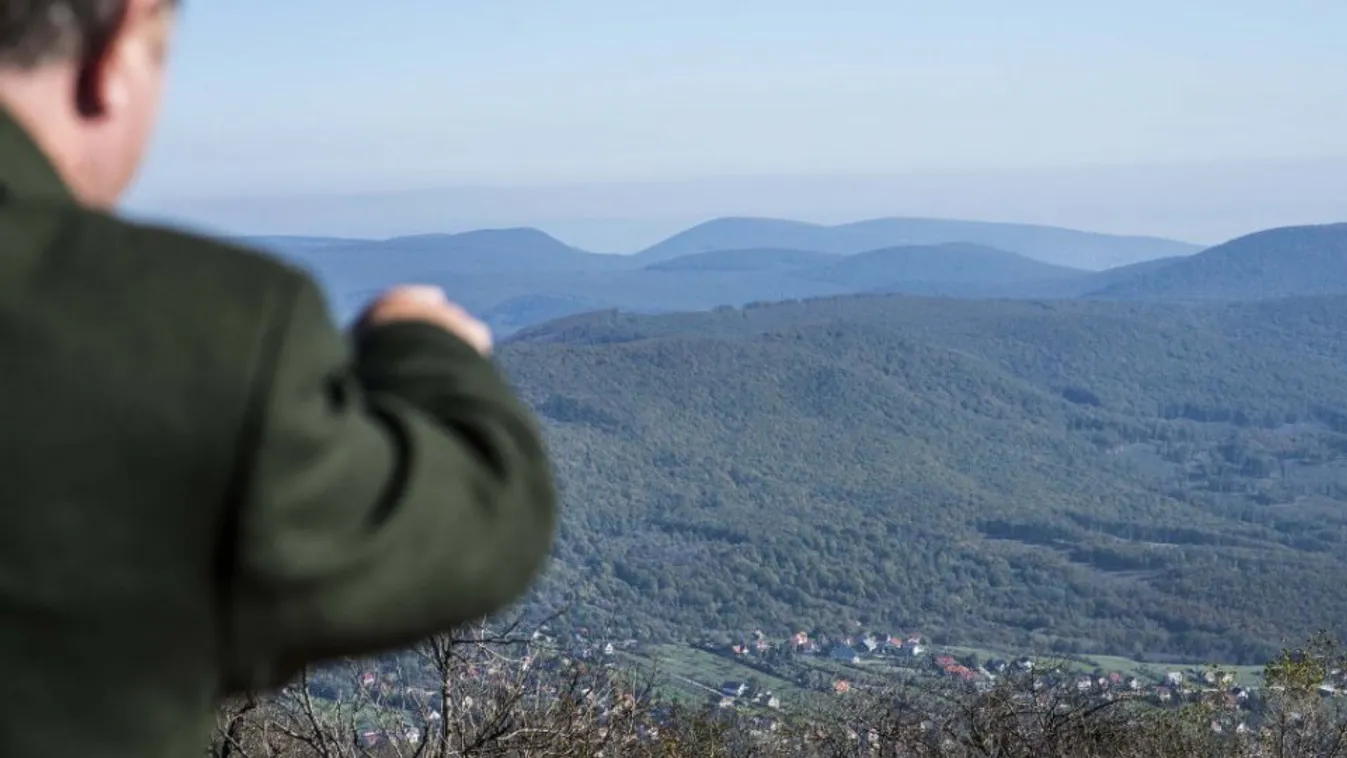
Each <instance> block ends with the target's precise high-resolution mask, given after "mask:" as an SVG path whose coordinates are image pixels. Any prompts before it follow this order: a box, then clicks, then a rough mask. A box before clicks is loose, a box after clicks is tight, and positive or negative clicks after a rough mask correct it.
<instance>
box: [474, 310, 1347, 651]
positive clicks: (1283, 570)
mask: <svg viewBox="0 0 1347 758" xmlns="http://www.w3.org/2000/svg"><path fill="white" fill-rule="evenodd" d="M1344 333H1347V298H1343V297H1318V298H1295V299H1284V300H1269V301H1261V302H1256V303H1242V304H1220V305H1207V306H1200V307H1199V306H1182V305H1165V304H1156V303H1145V304H1143V303H1116V302H1086V301H1058V302H1051V303H1048V302H1031V301H1009V300H954V299H941V298H920V297H907V296H849V297H837V298H826V299H820V300H812V301H804V302H794V303H783V304H777V305H767V306H753V307H747V308H742V309H735V308H724V309H721V310H719V311H716V312H711V313H700V314H677V315H669V316H631V315H623V314H618V313H615V312H606V313H596V314H589V315H585V316H578V317H573V318H570V319H566V320H563V321H559V322H554V323H551V324H548V325H546V326H543V327H540V328H535V329H532V330H526V331H524V332H523V333H521V334H520V335H518V337H517V338H516V339H514V340H512V341H511V342H509V343H508V344H507V345H505V346H503V347H502V349H501V358H502V361H503V364H504V365H505V366H506V368H507V370H508V371H509V373H510V375H511V376H512V379H513V380H514V381H515V382H516V384H517V385H518V386H519V388H520V389H521V391H522V392H523V393H524V395H525V396H526V398H527V399H528V400H529V401H530V402H531V403H532V404H533V405H534V407H536V409H537V410H538V411H539V413H540V414H541V415H542V416H543V418H544V419H545V421H546V423H547V426H548V433H549V438H550V442H551V444H552V446H553V448H554V452H555V454H556V456H557V459H558V466H559V470H560V474H561V477H562V479H563V483H564V486H565V491H566V513H565V518H564V523H563V526H562V532H561V539H560V542H559V545H558V548H557V554H556V562H555V564H554V566H553V568H552V570H551V572H550V574H549V576H548V577H547V578H546V579H545V580H544V582H543V584H542V586H541V587H540V588H539V590H538V593H537V594H536V597H535V602H540V603H544V604H551V605H559V604H566V605H568V606H570V607H571V608H572V609H573V612H574V613H576V614H578V618H579V621H580V623H586V624H591V625H595V626H601V627H603V628H607V629H610V630H613V631H614V632H626V633H631V634H634V635H643V636H650V637H659V636H669V637H683V638H688V637H696V636H704V635H708V634H716V633H724V632H735V631H741V630H743V629H751V628H757V627H766V628H771V629H774V630H778V631H781V632H788V631H795V630H797V628H799V629H814V628H821V629H834V628H838V627H839V626H842V625H845V624H851V625H852V626H853V627H854V625H855V624H856V623H863V624H867V625H871V626H888V627H890V628H895V629H902V630H920V631H923V632H925V633H927V634H929V635H933V636H934V637H935V638H936V639H942V638H943V639H946V640H948V641H961V642H977V643H981V644H998V645H1013V646H1022V647H1033V648H1037V649H1052V650H1057V651H1061V652H1077V651H1078V652H1086V651H1089V652H1100V651H1109V652H1116V653H1121V654H1126V655H1133V656H1139V657H1149V658H1157V659H1162V658H1165V657H1168V656H1179V657H1185V658H1193V657H1201V658H1205V659H1220V660H1226V661H1232V662H1238V661H1255V660H1262V659H1264V658H1265V657H1266V656H1268V655H1270V654H1271V653H1272V652H1274V651H1275V650H1277V649H1278V648H1279V647H1280V646H1281V645H1283V644H1284V643H1285V642H1286V641H1287V640H1288V639H1290V638H1294V637H1298V636H1304V635H1305V634H1308V633H1310V632H1312V631H1313V630H1315V629H1318V628H1320V627H1325V626H1328V627H1335V628H1341V627H1343V626H1344V624H1347V588H1344V585H1343V582H1342V581H1341V577H1342V576H1344V572H1347V510H1344V509H1343V507H1342V505H1341V499H1342V497H1341V496H1342V492H1343V489H1344V487H1347V383H1344V382H1343V380H1342V368H1343V366H1344V365H1347V362H1345V361H1344V359H1345V358H1347V343H1344V341H1343V340H1342V339H1341V335H1342V334H1344Z"/></svg>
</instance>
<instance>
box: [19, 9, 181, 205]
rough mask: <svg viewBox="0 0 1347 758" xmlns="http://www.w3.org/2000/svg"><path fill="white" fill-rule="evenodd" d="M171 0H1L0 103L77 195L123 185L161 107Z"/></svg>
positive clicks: (97, 197)
mask: <svg viewBox="0 0 1347 758" xmlns="http://www.w3.org/2000/svg"><path fill="white" fill-rule="evenodd" d="M178 5H179V3H178V0H0V107H3V108H5V109H6V110H7V111H8V112H9V113H10V114H11V115H12V116H13V117H14V118H15V119H16V120H18V121H19V123H20V124H21V125H23V126H24V128H25V129H27V131H28V132H29V134H31V135H32V136H33V138H34V139H35V140H36V141H37V143H38V144H39V146H41V148H42V150H43V152H45V153H46V155H47V157H48V158H49V159H50V160H51V161H52V163H53V164H54V165H55V166H56V169H57V171H58V172H59V173H60V174H61V176H62V178H63V179H64V180H65V182H66V184H67V185H68V186H69V187H70V189H71V190H72V191H73V192H74V193H75V195H76V197H77V198H78V199H79V200H80V201H81V202H83V203H85V204H87V205H90V206H93V207H97V208H105V209H106V208H111V207H112V206H114V205H115V204H116V203H117V201H118V199H119V198H120V197H121V195H122V193H123V192H124V191H125V190H126V189H127V187H128V186H129V185H130V183H131V180H132V178H134V176H135V173H136V170H137V169H138V168H139V166H140V162H141V159H142V157H143V156H144V154H145V149H146V146H147V144H148V142H149V138H150V134H151V132H152V131H153V126H154V123H155V120H156V118H157V116H158V111H159V100H160V96H161V94H162V91H163V85H164V63H165V57H166V55H167V49H168V43H169V38H170V33H171V31H172V27H173V21H174V20H175V18H174V17H175V11H176V10H177V6H178Z"/></svg>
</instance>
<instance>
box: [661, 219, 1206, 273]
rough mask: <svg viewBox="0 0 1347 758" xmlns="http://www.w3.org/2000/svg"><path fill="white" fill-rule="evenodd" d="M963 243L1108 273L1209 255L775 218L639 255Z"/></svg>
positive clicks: (1134, 242)
mask: <svg viewBox="0 0 1347 758" xmlns="http://www.w3.org/2000/svg"><path fill="white" fill-rule="evenodd" d="M948 242H963V243H971V244H979V245H986V246H988V247H995V248H999V249H1002V250H1006V251H1008V252H1012V253H1019V254H1020V255H1024V256H1026V257H1029V258H1033V259H1036V260H1039V261H1042V262H1044V263H1051V264H1056V265H1061V266H1070V267H1073V268H1084V269H1090V270H1102V269H1107V268H1112V267H1114V266H1121V265H1127V264H1131V263H1138V262H1140V261H1144V260H1151V259H1154V258H1162V257H1168V256H1174V255H1187V254H1191V253H1195V252H1197V251H1199V250H1201V249H1202V246H1201V245H1194V244H1191V243H1187V242H1180V241H1177V240H1169V239H1161V238H1156V237H1134V236H1122V235H1113V234H1101V233H1097V232H1085V231H1079V230H1075V229H1064V228H1060V227H1052V226H1039V225H1034V224H1011V223H1003V222H990V221H961V220H953V219H932V218H880V219H871V220H868V221H857V222H852V223H847V224H837V225H833V226H827V225H822V224H811V223H807V222H803V221H788V220H784V219H772V218H747V217H736V218H719V219H713V220H711V221H707V222H705V223H702V224H698V225H697V226H694V227H692V228H691V229H688V230H686V231H683V232H680V233H678V234H675V235H674V236H672V237H670V238H668V239H666V240H664V241H663V242H660V243H658V244H656V245H653V246H651V247H649V248H646V249H645V250H643V251H641V252H639V253H637V257H638V258H640V259H642V260H645V261H658V260H667V259H669V258H676V257H679V256H683V255H689V254H692V253H701V252H708V251H711V250H723V249H742V248H755V247H774V248H796V249H803V250H815V251H818V252H823V253H833V254H837V255H850V254H855V253H860V252H864V251H866V250H878V249H880V248H885V247H899V246H912V245H938V244H943V243H948Z"/></svg>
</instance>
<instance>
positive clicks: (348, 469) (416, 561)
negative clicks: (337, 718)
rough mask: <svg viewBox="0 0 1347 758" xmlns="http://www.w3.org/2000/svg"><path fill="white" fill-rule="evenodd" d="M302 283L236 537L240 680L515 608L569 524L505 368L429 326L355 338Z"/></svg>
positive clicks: (275, 680) (281, 340) (256, 682)
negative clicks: (559, 524) (560, 518)
mask: <svg viewBox="0 0 1347 758" xmlns="http://www.w3.org/2000/svg"><path fill="white" fill-rule="evenodd" d="M300 282H301V283H300V285H299V287H298V292H297V294H296V295H295V296H294V297H293V300H292V302H291V303H290V306H289V308H288V312H289V315H288V317H287V318H285V319H284V325H283V326H282V328H281V329H280V330H279V331H278V337H277V339H276V340H275V342H274V345H273V346H272V348H271V352H272V354H273V358H272V359H271V361H270V364H271V369H270V370H269V371H267V370H264V371H263V372H262V374H263V381H264V382H265V387H263V388H262V389H261V390H260V391H259V393H258V395H259V397H260V401H259V403H258V408H257V411H258V412H257V415H256V427H255V432H254V433H253V435H252V437H253V439H254V441H255V442H254V445H253V449H252V450H251V451H250V455H249V456H248V459H249V460H250V463H251V465H250V467H249V468H250V470H249V471H247V472H246V474H245V475H244V481H245V482H246V484H245V486H244V488H243V495H242V497H241V502H240V505H239V509H238V511H237V524H236V526H235V528H234V533H235V534H236V540H235V548H234V550H233V564H234V572H233V573H234V576H233V577H232V578H233V589H232V591H231V593H230V594H231V596H232V598H233V600H232V603H231V605H232V608H233V611H232V616H233V618H232V622H233V629H232V634H231V635H230V637H231V643H232V645H231V647H232V654H233V656H234V661H233V664H234V668H235V674H236V675H235V677H234V679H236V680H241V681H237V684H238V686H249V687H270V686H277V685H279V684H281V683H283V682H284V681H285V680H286V679H288V678H289V677H291V676H293V675H294V673H296V671H297V669H298V667H299V666H301V665H304V664H307V663H310V662H314V661H318V660H323V659H327V658H332V657H336V656H345V655H362V654H366V653H370V652H375V651H379V650H383V649H389V648H393V647H398V646H402V645H405V644H410V643H412V642H414V641H416V640H417V639H420V638H422V637H424V636H426V635H428V634H430V633H433V632H437V631H441V630H446V629H449V628H451V627H453V626H456V625H458V624H461V623H463V622H465V621H470V620H473V619H476V618H480V617H483V616H486V615H489V614H491V613H493V612H495V611H497V610H500V609H502V608H503V607H504V606H506V605H508V604H510V603H511V602H512V601H514V600H516V599H517V598H518V597H519V596H520V595H521V594H523V593H524V592H525V590H526V589H527V588H528V586H529V584H530V582H531V581H532V579H533V578H534V576H535V574H536V573H537V572H538V571H539V569H540V567H541V565H542V564H543V562H544V560H545V558H546V555H547V553H548V552H549V549H550V546H551V541H552V537H553V532H554V528H555V519H556V516H555V510H556V491H555V487H554V482H553V479H552V474H551V470H550V467H549V461H548V458H547V455H546V453H545V451H544V448H543V444H542V441H541V438H540V434H539V431H538V429H537V427H536V425H535V422H534V420H533V418H532V417H531V416H530V414H529V413H528V412H527V411H526V410H525V408H524V407H523V406H522V404H521V403H520V402H519V401H518V400H517V399H516V398H515V397H514V396H513V394H512V393H511V390H510V389H509V387H508V386H507V384H506V382H505V381H504V378H503V377H502V376H501V375H500V373H499V372H498V370H497V368H496V367H495V365H494V364H493V363H492V362H491V361H490V360H489V359H486V358H483V357H482V356H480V355H479V354H478V353H477V352H476V351H475V350H473V349H472V348H471V347H469V346H468V345H467V344H466V343H464V342H462V341H461V340H459V339H458V338H457V337H455V336H453V335H451V334H450V333H448V332H446V331H444V330H442V329H440V328H438V327H435V326H431V325H429V324H420V323H401V324H394V325H386V326H379V327H374V328H372V329H368V330H364V331H363V332H362V333H359V334H357V335H356V337H355V338H354V340H352V341H349V342H348V340H347V338H346V337H345V335H343V334H341V333H340V332H339V331H338V329H337V328H336V326H335V325H334V324H333V323H332V321H331V320H330V318H329V316H328V314H327V311H326V309H325V307H324V301H323V298H322V296H321V294H320V293H319V291H318V289H317V287H316V285H314V284H313V282H312V281H311V280H309V279H308V278H302V279H301V280H300Z"/></svg>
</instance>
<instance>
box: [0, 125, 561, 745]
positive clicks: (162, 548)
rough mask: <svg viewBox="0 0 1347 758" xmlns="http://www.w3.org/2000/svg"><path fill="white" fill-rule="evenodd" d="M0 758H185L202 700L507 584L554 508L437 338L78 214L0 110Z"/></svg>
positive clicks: (504, 416) (395, 639)
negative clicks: (362, 320)
mask: <svg viewBox="0 0 1347 758" xmlns="http://www.w3.org/2000/svg"><path fill="white" fill-rule="evenodd" d="M0 508H3V523H0V756H4V758H36V757H37V756H42V757H43V758H94V757H95V756H96V757H98V758H160V757H161V756H162V757H164V758H168V757H172V758H182V757H183V756H197V755H200V754H201V751H202V749H203V747H204V744H205V742H206V740H207V738H208V735H209V729H210V727H211V726H212V725H213V724H214V709H215V706H216V704H217V701H218V700H219V699H220V698H221V697H222V696H224V695H227V694H229V693H232V692H234V691H236V690H238V689H240V688H252V687H273V686H278V685H280V684H282V683H283V682H285V681H286V680H288V679H289V678H290V677H292V676H293V675H294V674H295V673H296V672H297V667H298V666H300V665H302V664H305V663H309V662H312V661H316V660H320V659H324V658H327V657H330V656H337V655H347V654H362V653H369V652H375V651H379V650H382V649H387V648H390V647H396V646H402V645H404V644H407V643H412V642H414V641H416V640H417V639H418V638H421V637H423V636H424V635H427V634H428V633H431V632H434V631H437V630H443V629H446V628H448V627H452V626H455V625H458V624H460V623H462V622H465V621H468V620H472V619H475V618H478V617H481V616H483V615H486V614H488V613H490V612H493V611H495V610H498V609H500V608H501V607H502V606H504V605H506V604H508V603H510V602H511V601H513V600H515V599H516V598H517V597H518V596H519V595H520V594H521V593H522V592H524V591H525V589H526V588H527V586H528V585H529V583H530V581H531V580H532V578H533V577H534V575H535V573H536V572H537V571H538V570H539V568H540V566H541V564H542V563H543V561H544V558H545V555H546V554H547V552H548V549H549V547H550V544H551V540H552V535H553V530H554V518H555V515H554V514H555V490H554V485H553V480H552V477H551V473H550V469H549V465H548V461H547V458H546V456H545V453H544V449H543V447H542V445H541V443H540V438H539V434H538V431H537V429H536V426H535V423H534V420H533V418H532V417H531V416H530V415H529V414H528V413H527V412H526V410H525V409H524V408H523V407H522V406H521V404H520V403H519V402H518V401H517V400H516V398H515V397H514V396H513V395H512V394H511V392H510V391H509V390H508V388H507V385H506V383H505V382H504V381H503V378H502V377H501V376H500V375H499V374H498V372H497V370H496V368H495V366H494V365H493V364H492V363H491V362H490V361H488V360H485V359H483V358H481V357H479V356H478V354H477V353H476V352H474V351H473V350H472V349H471V348H470V347H468V346H467V345H466V344H465V343H463V342H461V341H460V340H458V339H457V338H455V337H453V336H451V335H450V334H449V333H447V332H445V331H442V330H439V329H437V328H434V327H431V326H429V325H424V324H402V325H393V326H385V327H380V328H377V329H374V330H372V331H368V332H366V333H364V334H361V335H360V336H359V337H358V338H355V339H348V338H347V337H346V336H345V335H343V334H342V333H341V332H340V331H338V329H337V327H336V326H335V325H334V323H333V321H332V320H330V317H329V315H328V313H327V311H326V308H325V303H324V301H323V298H322V296H321V294H320V292H319V290H318V289H317V288H316V286H315V285H314V283H313V282H312V280H311V279H310V278H308V277H307V276H305V275H304V274H302V273H301V272H299V271H298V270H296V269H292V268H290V267H288V266H286V265H283V264H282V263H280V262H278V261H276V260H273V259H271V258H269V257H265V256H263V255H261V254H255V253H252V252H249V251H245V250H242V249H237V248H232V247H229V246H226V245H224V244H222V243H219V242H213V241H208V240H205V239H201V238H198V237H194V236H189V235H187V234H184V233H180V232H175V231H170V230H166V229H160V228H152V227H148V226H139V225H134V224H131V223H126V222H124V221H120V220H117V219H115V218H112V217H109V216H107V215H104V214H100V213H96V212H92V211H89V210H85V209H82V208H80V207H78V206H77V205H76V204H75V202H74V201H73V200H72V198H71V195H70V194H69V193H68V192H67V190H66V189H65V187H64V186H63V185H62V183H61V182H60V180H59V179H58V178H57V175H56V173H55V172H54V171H53V169H52V167H51V166H50V165H49V164H48V162H47V161H46V160H44V158H43V156H42V154H41V153H40V152H39V150H38V149H37V148H36V147H35V145H34V143H33V142H32V141H31V140H30V139H29V138H28V136H27V135H26V134H25V133H24V132H23V131H22V130H21V129H20V128H18V127H17V126H16V124H15V123H14V121H13V120H12V119H10V118H9V117H7V116H5V115H4V114H3V113H0Z"/></svg>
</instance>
